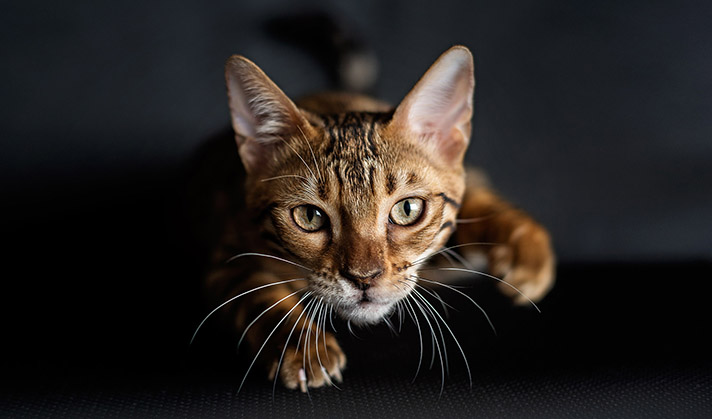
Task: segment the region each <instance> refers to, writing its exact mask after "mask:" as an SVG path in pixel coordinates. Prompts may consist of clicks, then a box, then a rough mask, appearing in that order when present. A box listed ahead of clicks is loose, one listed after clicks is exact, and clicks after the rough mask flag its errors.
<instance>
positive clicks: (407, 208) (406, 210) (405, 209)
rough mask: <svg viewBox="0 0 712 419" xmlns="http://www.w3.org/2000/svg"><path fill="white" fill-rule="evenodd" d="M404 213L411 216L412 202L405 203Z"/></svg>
mask: <svg viewBox="0 0 712 419" xmlns="http://www.w3.org/2000/svg"><path fill="white" fill-rule="evenodd" d="M403 212H404V213H405V215H406V216H409V215H410V201H405V202H404V203H403Z"/></svg>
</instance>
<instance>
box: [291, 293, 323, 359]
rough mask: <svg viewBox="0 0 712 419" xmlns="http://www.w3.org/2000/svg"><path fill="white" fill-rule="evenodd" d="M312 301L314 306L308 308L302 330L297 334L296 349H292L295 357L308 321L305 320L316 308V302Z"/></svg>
mask: <svg viewBox="0 0 712 419" xmlns="http://www.w3.org/2000/svg"><path fill="white" fill-rule="evenodd" d="M312 301H313V302H314V304H313V305H312V306H311V307H309V310H308V311H307V314H306V315H305V317H304V323H302V330H301V331H300V332H299V339H297V347H296V348H295V349H294V354H295V355H296V354H297V352H299V345H300V344H301V343H302V335H304V328H305V327H306V325H307V323H308V322H309V320H307V319H308V318H309V316H310V315H311V312H312V310H314V307H316V305H317V302H318V301H316V300H312ZM310 302H311V301H310ZM304 345H305V346H306V341H305V343H304Z"/></svg>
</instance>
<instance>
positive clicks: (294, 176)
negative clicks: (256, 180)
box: [260, 175, 309, 182]
mask: <svg viewBox="0 0 712 419" xmlns="http://www.w3.org/2000/svg"><path fill="white" fill-rule="evenodd" d="M288 178H297V179H301V180H303V181H305V182H309V179H308V178H306V177H304V176H301V175H280V176H272V177H268V178H265V179H260V182H269V181H271V180H278V179H288Z"/></svg>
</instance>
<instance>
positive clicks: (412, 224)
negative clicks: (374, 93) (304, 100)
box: [226, 47, 475, 323]
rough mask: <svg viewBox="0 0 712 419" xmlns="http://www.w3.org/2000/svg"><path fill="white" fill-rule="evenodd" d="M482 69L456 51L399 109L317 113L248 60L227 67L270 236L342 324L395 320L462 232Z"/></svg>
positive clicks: (252, 185)
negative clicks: (423, 271)
mask: <svg viewBox="0 0 712 419" xmlns="http://www.w3.org/2000/svg"><path fill="white" fill-rule="evenodd" d="M473 73H474V68H473V62H472V55H471V54H470V52H469V51H468V50H467V49H466V48H464V47H453V48H451V49H450V50H448V51H447V52H445V53H444V54H443V55H442V56H441V57H440V58H439V59H438V60H437V61H436V62H435V63H434V64H433V65H432V66H431V68H430V69H429V70H428V71H427V72H426V73H425V75H424V76H423V77H422V78H421V79H420V81H419V82H418V83H417V84H416V85H415V87H414V88H413V89H412V90H411V91H410V93H409V94H408V95H407V96H406V97H405V99H404V100H403V101H402V102H401V103H400V105H398V106H397V107H396V108H395V109H394V110H390V111H387V112H383V113H380V112H370V113H367V112H363V113H353V112H351V113H340V114H331V115H317V114H315V113H313V112H310V111H307V110H305V109H300V108H299V107H297V105H295V103H294V102H292V101H291V100H290V99H289V98H288V97H287V96H286V95H285V94H284V93H283V92H282V91H281V90H280V89H279V88H278V87H277V86H276V85H275V84H274V83H273V82H272V81H271V80H270V79H269V78H268V77H267V76H266V75H265V74H264V73H263V72H262V71H261V70H260V69H259V68H258V67H257V66H256V65H255V64H253V63H252V62H250V61H249V60H247V59H245V58H244V57H240V56H233V57H231V58H230V59H229V60H228V62H227V66H226V78H227V86H228V93H229V103H230V111H231V117H232V125H233V128H234V130H235V133H236V139H237V145H238V149H239V153H240V157H241V159H242V162H243V164H244V166H245V169H246V172H247V174H248V178H247V184H246V193H247V196H246V199H247V203H248V206H249V207H250V208H251V209H252V210H253V211H255V213H256V214H260V216H261V217H259V219H260V222H261V223H262V225H261V227H262V229H263V232H262V236H263V237H265V238H266V240H268V241H269V242H271V243H272V245H273V246H274V247H276V248H277V250H278V251H280V252H281V253H282V255H283V256H285V257H287V258H288V259H290V260H292V261H293V262H296V263H299V264H300V265H303V266H305V267H307V268H309V269H310V270H311V272H310V274H309V276H308V280H309V286H310V289H311V290H312V291H313V292H314V293H315V294H316V296H317V297H319V298H322V297H323V298H324V301H326V302H328V303H331V304H333V306H334V307H335V308H336V309H337V311H338V312H339V313H340V314H341V315H342V316H343V317H345V318H347V319H350V320H352V321H354V322H356V323H374V322H377V321H380V320H381V319H382V318H383V316H385V315H387V314H389V313H390V312H391V311H392V310H393V308H394V306H395V305H396V303H397V302H398V301H400V300H401V299H403V298H405V297H406V296H407V295H408V294H409V293H410V292H411V290H412V289H413V288H414V286H415V281H417V278H416V277H415V275H416V273H417V269H418V267H419V262H421V261H423V260H424V259H425V258H427V257H428V256H429V255H431V254H432V253H433V252H435V251H437V250H438V249H440V248H441V247H442V246H443V245H444V244H445V242H446V241H447V239H448V237H449V236H450V235H451V233H452V231H453V230H454V227H455V218H456V215H457V212H458V206H459V203H460V201H461V198H462V195H463V192H464V179H463V178H464V170H463V156H464V153H465V149H466V148H467V144H468V141H469V137H470V120H471V117H472V97H473V91H474V86H475V81H474V74H473Z"/></svg>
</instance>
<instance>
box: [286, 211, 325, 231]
mask: <svg viewBox="0 0 712 419" xmlns="http://www.w3.org/2000/svg"><path fill="white" fill-rule="evenodd" d="M292 218H294V222H295V223H297V225H298V226H299V227H300V228H301V229H303V230H306V231H309V232H312V231H317V230H319V229H321V228H322V227H324V224H326V215H324V212H323V211H322V210H320V209H319V208H317V207H315V206H314V205H300V206H298V207H295V208H294V209H292Z"/></svg>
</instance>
